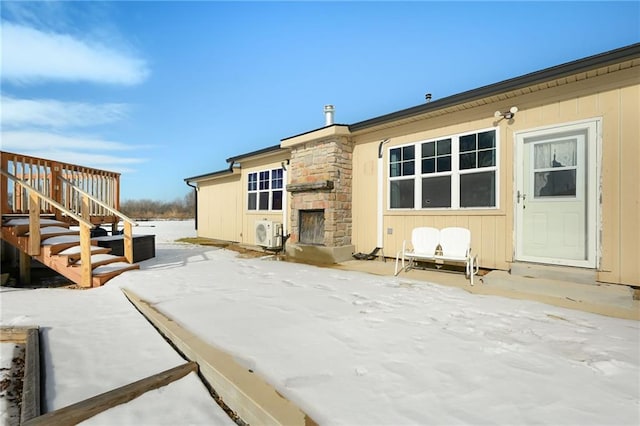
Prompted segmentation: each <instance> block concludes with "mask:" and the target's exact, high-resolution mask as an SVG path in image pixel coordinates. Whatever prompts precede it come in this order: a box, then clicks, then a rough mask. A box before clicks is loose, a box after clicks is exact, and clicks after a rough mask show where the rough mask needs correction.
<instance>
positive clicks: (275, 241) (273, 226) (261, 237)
mask: <svg viewBox="0 0 640 426" xmlns="http://www.w3.org/2000/svg"><path fill="white" fill-rule="evenodd" d="M256 244H257V245H259V246H262V247H264V248H268V249H275V248H280V247H282V224H281V223H278V222H274V221H272V220H258V221H256Z"/></svg>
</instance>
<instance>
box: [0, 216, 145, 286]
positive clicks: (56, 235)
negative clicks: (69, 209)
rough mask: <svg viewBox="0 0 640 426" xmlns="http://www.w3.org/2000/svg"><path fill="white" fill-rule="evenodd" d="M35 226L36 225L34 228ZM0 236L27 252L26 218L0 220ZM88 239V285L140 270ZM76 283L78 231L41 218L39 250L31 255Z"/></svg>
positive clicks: (78, 248)
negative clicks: (89, 273)
mask: <svg viewBox="0 0 640 426" xmlns="http://www.w3.org/2000/svg"><path fill="white" fill-rule="evenodd" d="M36 229H37V228H36ZM2 239H3V240H5V241H7V242H8V243H9V244H11V245H12V246H14V247H16V248H18V249H19V250H21V251H22V252H24V253H28V252H29V218H28V217H27V218H19V217H18V218H11V219H8V220H6V221H5V220H3V221H2ZM97 244H98V243H97V242H96V241H95V240H93V239H92V240H91V270H92V272H91V286H92V287H99V286H102V285H103V284H104V283H106V282H107V281H109V280H110V279H111V278H113V277H116V276H118V275H120V274H121V273H123V272H125V271H130V270H133V269H140V265H138V264H136V263H128V262H127V261H126V258H125V257H124V256H114V255H112V254H109V253H110V252H111V249H110V248H105V247H100V246H98V245H97ZM31 257H32V258H34V259H36V260H38V261H39V262H40V263H42V264H43V265H45V266H47V267H49V268H51V269H53V270H54V271H56V272H58V273H59V274H61V275H63V276H65V277H66V278H68V279H69V280H71V281H73V282H74V283H76V284H79V285H80V283H81V278H82V276H81V265H82V262H81V260H80V232H79V231H76V230H72V229H70V227H69V224H68V223H66V222H62V221H58V220H55V219H48V218H44V217H41V218H40V253H39V254H37V255H31Z"/></svg>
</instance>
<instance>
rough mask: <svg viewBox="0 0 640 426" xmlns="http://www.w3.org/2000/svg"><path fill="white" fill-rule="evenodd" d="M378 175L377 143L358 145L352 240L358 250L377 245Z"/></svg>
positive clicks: (354, 180)
mask: <svg viewBox="0 0 640 426" xmlns="http://www.w3.org/2000/svg"><path fill="white" fill-rule="evenodd" d="M377 176H378V146H377V145H376V144H375V143H370V144H365V145H360V146H356V147H355V149H354V151H353V194H352V206H354V207H353V210H352V221H353V228H352V229H353V234H352V242H354V241H355V242H357V243H354V244H356V249H357V251H360V252H363V253H364V252H367V253H368V252H370V251H371V250H373V248H374V247H376V245H377V235H376V227H377V222H376V217H377V216H376V214H377V213H376V212H377V204H376V203H377V201H376V200H377V184H376V182H377ZM355 206H361V207H360V208H355ZM385 254H387V255H389V254H388V253H385Z"/></svg>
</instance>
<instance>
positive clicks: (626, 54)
mask: <svg viewBox="0 0 640 426" xmlns="http://www.w3.org/2000/svg"><path fill="white" fill-rule="evenodd" d="M637 57H640V43H635V44H631V45H629V46H625V47H621V48H618V49H614V50H610V51H607V52H603V53H599V54H596V55H593V56H588V57H586V58H582V59H578V60H575V61H571V62H566V63H564V64H560V65H556V66H553V67H550V68H545V69H542V70H540V71H534V72H532V73H529V74H525V75H522V76H519V77H515V78H511V79H508V80H503V81H500V82H498V83H494V84H490V85H487V86H482V87H479V88H476V89H472V90H468V91H465V92H462V93H458V94H455V95H451V96H447V97H446V98H442V99H438V100H436V101H433V102H429V103H427V104H421V105H417V106H414V107H410V108H406V109H403V110H400V111H396V112H392V113H390V114H385V115H381V116H378V117H374V118H370V119H368V120H363V121H360V122H357V123H354V124H351V125H350V126H349V130H350V131H352V132H355V131H358V130H364V129H366V128H369V127H374V126H377V125H380V124H385V123H389V122H392V121H395V120H399V119H402V118H409V117H411V116H414V115H418V114H422V113H425V112H429V111H435V110H438V109H443V108H446V107H449V106H453V105H458V104H461V103H464V102H469V101H473V100H477V99H481V98H485V97H488V96H493V95H496V94H499V93H504V92H509V91H512V90H516V89H521V88H524V87H527V86H531V85H533V84H537V83H542V82H544V81H548V80H552V79H557V78H562V77H567V76H570V75H572V74H576V73H578V72H583V71H587V70H590V69H594V68H600V67H604V66H607V65H612V64H615V63H619V62H623V61H625V60H630V59H635V58H637Z"/></svg>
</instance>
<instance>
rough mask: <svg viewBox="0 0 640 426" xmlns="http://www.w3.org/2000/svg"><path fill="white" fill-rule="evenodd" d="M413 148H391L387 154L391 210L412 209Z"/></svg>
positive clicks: (411, 146)
mask: <svg viewBox="0 0 640 426" xmlns="http://www.w3.org/2000/svg"><path fill="white" fill-rule="evenodd" d="M415 157H416V156H415V147H414V146H413V145H410V146H404V147H401V148H392V149H391V150H390V152H389V176H390V177H391V182H390V185H389V188H390V194H391V208H392V209H395V208H400V209H406V208H413V202H414V201H413V200H414V195H413V194H414V192H413V191H414V188H413V187H414V178H413V175H414V174H415Z"/></svg>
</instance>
